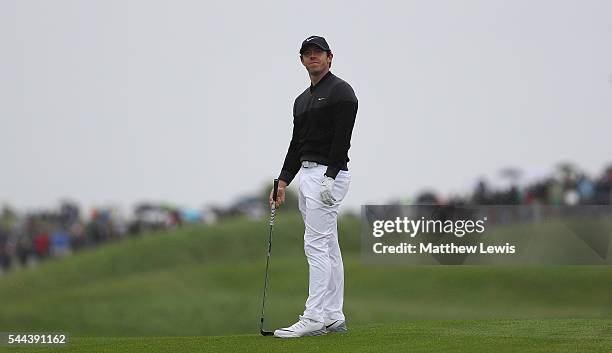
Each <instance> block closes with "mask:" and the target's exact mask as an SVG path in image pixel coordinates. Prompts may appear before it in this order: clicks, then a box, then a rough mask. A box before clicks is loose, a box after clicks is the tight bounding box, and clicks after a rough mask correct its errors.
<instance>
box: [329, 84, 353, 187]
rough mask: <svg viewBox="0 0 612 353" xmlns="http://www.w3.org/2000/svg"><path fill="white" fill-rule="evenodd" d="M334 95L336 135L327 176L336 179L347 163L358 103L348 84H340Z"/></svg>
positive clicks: (333, 139) (333, 140)
mask: <svg viewBox="0 0 612 353" xmlns="http://www.w3.org/2000/svg"><path fill="white" fill-rule="evenodd" d="M332 94H333V96H334V102H335V103H334V108H333V117H332V119H333V126H334V135H333V138H332V146H331V150H330V153H329V157H328V158H329V165H328V167H327V171H326V172H325V175H327V176H328V177H331V178H334V179H335V178H336V176H337V175H338V173H339V172H340V169H341V168H342V166H343V165H344V164H345V163H346V162H347V156H348V150H349V148H350V147H351V135H352V133H353V127H354V126H355V118H356V117H357V105H358V103H357V97H356V96H355V92H354V91H353V89H352V88H351V86H350V85H349V84H348V83H346V82H343V83H341V84H338V85H337V86H336V87H335V88H334V91H333V93H332Z"/></svg>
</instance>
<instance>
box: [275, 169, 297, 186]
mask: <svg viewBox="0 0 612 353" xmlns="http://www.w3.org/2000/svg"><path fill="white" fill-rule="evenodd" d="M293 178H295V174H293V173H291V172H289V171H287V170H281V173H280V175H279V176H278V179H280V180H282V181H284V182H286V183H287V185H289V184H291V181H292V180H293Z"/></svg>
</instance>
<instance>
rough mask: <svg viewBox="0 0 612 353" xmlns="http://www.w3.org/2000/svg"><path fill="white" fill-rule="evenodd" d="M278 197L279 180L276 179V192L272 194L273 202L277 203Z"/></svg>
mask: <svg viewBox="0 0 612 353" xmlns="http://www.w3.org/2000/svg"><path fill="white" fill-rule="evenodd" d="M276 196H278V179H274V191H273V192H272V200H273V201H274V202H276Z"/></svg>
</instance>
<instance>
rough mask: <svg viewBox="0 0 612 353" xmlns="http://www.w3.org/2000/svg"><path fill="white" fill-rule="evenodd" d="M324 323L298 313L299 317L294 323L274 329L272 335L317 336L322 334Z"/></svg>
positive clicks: (283, 336)
mask: <svg viewBox="0 0 612 353" xmlns="http://www.w3.org/2000/svg"><path fill="white" fill-rule="evenodd" d="M325 333H326V331H325V325H324V324H323V323H322V322H318V321H314V320H311V319H308V318H305V317H303V316H301V315H300V319H299V320H298V322H296V323H295V324H293V325H291V326H289V327H284V328H279V329H278V330H276V331H274V336H276V337H280V338H291V337H303V336H319V335H324V334H325Z"/></svg>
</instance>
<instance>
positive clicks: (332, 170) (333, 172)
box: [325, 165, 340, 179]
mask: <svg viewBox="0 0 612 353" xmlns="http://www.w3.org/2000/svg"><path fill="white" fill-rule="evenodd" d="M338 173H340V168H336V167H332V166H331V165H330V166H328V167H327V171H326V172H325V175H327V176H328V177H330V178H333V179H336V176H338Z"/></svg>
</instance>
